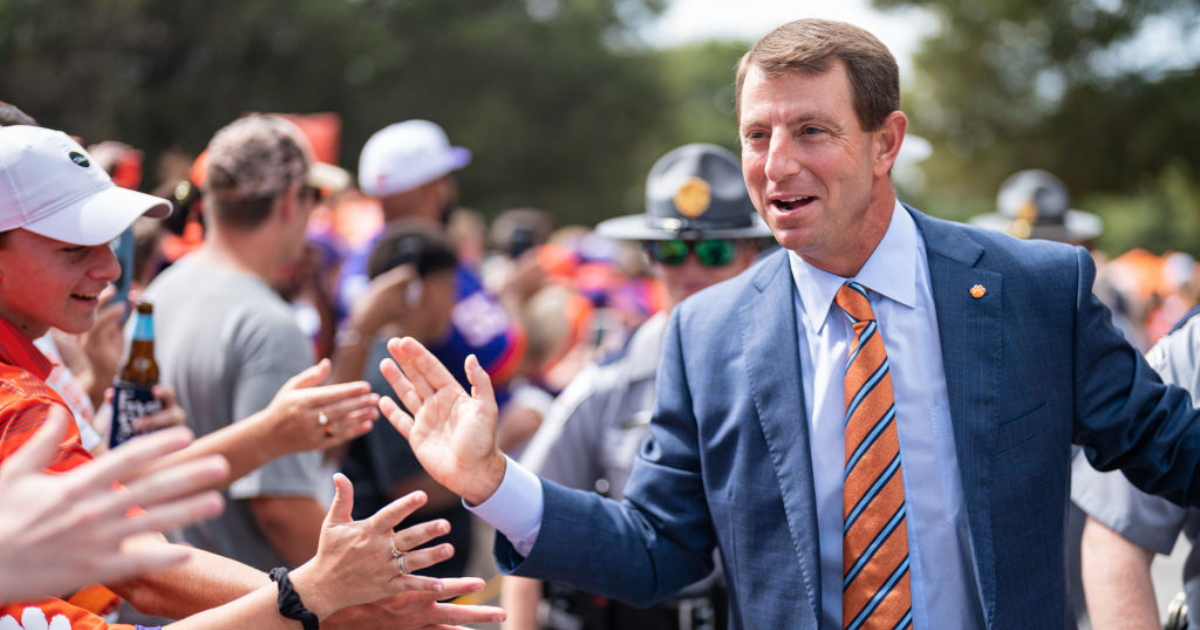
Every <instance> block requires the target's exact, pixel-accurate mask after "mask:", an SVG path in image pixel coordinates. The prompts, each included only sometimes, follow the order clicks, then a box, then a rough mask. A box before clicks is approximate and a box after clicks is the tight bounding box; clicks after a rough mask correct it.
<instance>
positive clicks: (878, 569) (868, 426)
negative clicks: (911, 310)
mask: <svg viewBox="0 0 1200 630" xmlns="http://www.w3.org/2000/svg"><path fill="white" fill-rule="evenodd" d="M834 301H835V302H836V303H837V305H838V306H840V307H841V308H842V310H843V311H845V312H846V315H848V316H849V317H850V321H851V323H852V324H853V327H854V340H853V341H852V342H851V344H850V351H849V353H848V355H847V358H846V474H845V481H844V484H845V485H844V490H843V495H842V501H843V516H844V519H845V520H844V525H843V529H842V575H843V582H842V628H843V629H844V630H900V629H902V628H909V627H911V626H912V595H911V593H910V589H909V572H908V527H907V524H906V519H905V512H906V511H905V507H904V476H903V474H902V471H901V469H900V439H899V437H898V435H897V433H896V401H895V398H894V396H893V394H892V375H891V372H890V371H889V369H888V358H887V351H886V350H885V349H884V347H883V337H882V335H880V332H879V324H878V322H876V321H875V312H874V311H872V310H871V302H870V301H869V300H868V299H867V290H866V289H865V288H863V286H862V285H861V284H858V283H857V282H847V283H846V284H844V285H842V288H841V289H839V290H838V294H837V297H836V298H835V300H834Z"/></svg>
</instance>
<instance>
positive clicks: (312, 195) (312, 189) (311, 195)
mask: <svg viewBox="0 0 1200 630" xmlns="http://www.w3.org/2000/svg"><path fill="white" fill-rule="evenodd" d="M300 198H301V199H305V200H307V201H311V202H313V203H321V201H322V200H324V199H325V194H324V193H323V192H321V189H320V188H317V187H316V186H309V185H307V184H305V185H304V186H303V187H302V188H301V189H300Z"/></svg>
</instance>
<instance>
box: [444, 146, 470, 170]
mask: <svg viewBox="0 0 1200 630" xmlns="http://www.w3.org/2000/svg"><path fill="white" fill-rule="evenodd" d="M470 163H471V150H470V149H468V148H466V147H450V169H449V170H448V171H446V172H447V173H449V172H450V171H457V170H458V169H460V168H463V167H464V166H466V165H468V164H470Z"/></svg>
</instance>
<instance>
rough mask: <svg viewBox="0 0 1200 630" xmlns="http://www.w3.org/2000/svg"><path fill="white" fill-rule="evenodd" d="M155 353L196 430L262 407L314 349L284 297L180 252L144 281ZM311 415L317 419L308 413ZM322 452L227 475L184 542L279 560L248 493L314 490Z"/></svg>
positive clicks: (250, 560)
mask: <svg viewBox="0 0 1200 630" xmlns="http://www.w3.org/2000/svg"><path fill="white" fill-rule="evenodd" d="M145 299H146V300H147V301H149V302H151V303H153V304H154V332H155V356H156V358H157V359H158V364H159V369H160V372H161V377H162V382H164V383H167V384H169V385H171V386H172V387H174V388H175V392H176V394H177V395H178V398H179V405H180V406H181V407H182V408H183V409H184V410H185V411H186V412H187V416H188V424H189V425H190V426H191V427H192V430H193V431H195V432H196V435H197V436H203V435H206V434H208V433H211V432H213V431H216V430H217V429H220V428H222V427H224V426H227V425H229V424H232V423H233V422H236V421H239V420H243V419H245V418H246V417H248V416H250V415H251V414H253V413H255V412H257V411H260V410H262V409H263V408H265V407H266V406H267V404H268V403H270V402H271V399H272V398H273V397H274V396H275V394H276V392H278V391H279V387H280V386H281V385H283V384H284V382H286V381H287V379H289V378H291V377H292V376H294V375H295V374H296V373H298V372H300V371H301V370H303V369H304V368H306V367H308V366H310V365H312V363H313V353H312V348H311V346H310V345H309V342H308V340H307V339H305V337H304V334H303V333H301V331H300V328H299V327H298V326H297V325H296V323H295V321H294V320H293V319H292V314H291V311H290V309H289V308H288V305H287V303H285V302H284V301H283V300H282V299H281V298H280V297H279V296H278V294H276V293H275V292H274V291H273V290H272V289H271V288H270V287H269V286H267V284H266V283H264V282H263V281H262V279H260V278H258V277H257V276H254V275H251V274H248V273H242V272H238V271H234V270H230V269H227V268H224V267H216V266H212V265H209V264H205V263H203V262H201V261H198V260H196V258H195V257H194V256H189V257H185V258H183V259H181V260H180V261H179V262H177V263H175V264H174V265H172V266H171V267H170V268H168V269H167V270H166V271H164V272H163V273H162V274H161V275H159V276H158V278H156V279H155V280H154V282H153V283H151V284H150V287H149V288H148V289H147V290H146V293H145ZM314 422H315V419H314ZM320 466H321V455H320V453H318V452H315V451H314V452H307V453H298V454H295V455H289V456H286V457H281V458H279V459H276V460H274V461H272V462H269V463H268V464H266V465H264V466H263V467H261V468H259V469H258V470H255V471H254V472H252V473H250V474H248V475H246V476H245V477H242V478H241V479H239V480H237V481H235V482H233V484H232V485H231V486H230V487H229V489H228V490H227V491H226V493H225V494H226V499H228V505H227V507H226V508H225V513H224V514H222V515H221V516H219V517H217V518H215V519H213V520H210V521H207V522H204V523H201V524H199V525H194V526H191V527H188V528H186V529H185V530H184V531H183V532H182V537H183V539H184V540H186V541H187V542H188V543H191V544H193V545H195V546H196V547H199V548H201V549H205V550H208V551H211V552H213V553H217V554H220V555H222V556H226V557H229V558H233V559H235V560H239V561H241V562H244V563H246V564H249V565H250V566H253V567H256V568H258V569H262V570H268V569H270V568H272V567H276V566H282V565H283V564H285V563H284V561H283V558H282V557H280V555H279V554H278V553H277V552H276V551H275V549H274V548H272V547H271V545H270V544H269V543H268V542H267V540H266V538H264V537H263V535H262V532H261V531H260V530H259V529H258V525H257V523H256V522H255V521H254V517H253V515H252V514H251V512H250V506H249V503H248V501H247V500H248V499H253V498H256V497H264V496H311V497H316V496H317V484H318V483H320V480H321V472H320V471H321V468H320Z"/></svg>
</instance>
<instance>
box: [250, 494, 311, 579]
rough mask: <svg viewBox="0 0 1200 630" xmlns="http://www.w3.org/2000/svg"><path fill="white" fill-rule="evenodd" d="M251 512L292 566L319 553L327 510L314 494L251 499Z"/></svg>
mask: <svg viewBox="0 0 1200 630" xmlns="http://www.w3.org/2000/svg"><path fill="white" fill-rule="evenodd" d="M250 513H251V514H253V515H254V520H255V522H256V523H257V525H258V529H259V531H261V532H262V534H263V537H264V538H266V539H267V542H269V543H270V544H271V547H272V548H273V549H274V550H275V552H276V553H278V554H279V556H280V557H282V558H283V561H284V563H285V564H286V565H287V566H288V567H289V568H291V567H298V566H300V565H301V564H304V563H305V562H307V561H308V559H309V558H311V557H313V556H314V555H315V554H316V553H317V541H318V540H319V539H320V537H321V523H322V522H323V521H324V520H325V510H323V509H321V506H320V505H319V504H318V503H317V501H316V499H313V498H312V497H289V496H272V497H259V498H255V499H250Z"/></svg>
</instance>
